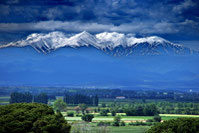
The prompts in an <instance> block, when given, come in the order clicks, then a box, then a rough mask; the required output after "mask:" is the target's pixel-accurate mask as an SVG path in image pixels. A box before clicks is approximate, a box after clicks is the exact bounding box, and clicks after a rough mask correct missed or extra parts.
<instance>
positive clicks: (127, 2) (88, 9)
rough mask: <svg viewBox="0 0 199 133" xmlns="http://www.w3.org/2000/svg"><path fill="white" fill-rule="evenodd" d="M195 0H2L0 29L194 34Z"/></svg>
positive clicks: (197, 22)
mask: <svg viewBox="0 0 199 133" xmlns="http://www.w3.org/2000/svg"><path fill="white" fill-rule="evenodd" d="M198 7H199V1H197V0H161V1H160V0H31V1H30V0H2V1H1V2H0V31H1V32H18V31H24V32H26V31H32V32H35V31H53V30H64V31H67V32H80V31H82V30H87V31H90V32H101V31H118V32H134V33H137V34H183V33H184V34H187V35H192V34H193V35H198V31H199V10H198V9H199V8H198Z"/></svg>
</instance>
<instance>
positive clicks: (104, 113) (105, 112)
mask: <svg viewBox="0 0 199 133" xmlns="http://www.w3.org/2000/svg"><path fill="white" fill-rule="evenodd" d="M100 115H101V116H108V111H107V110H106V109H102V110H101V111H100Z"/></svg>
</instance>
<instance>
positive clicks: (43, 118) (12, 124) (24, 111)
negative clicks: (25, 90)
mask: <svg viewBox="0 0 199 133" xmlns="http://www.w3.org/2000/svg"><path fill="white" fill-rule="evenodd" d="M0 125H1V126H0V133H29V132H34V133H40V132H46V133H55V132H56V133H69V131H70V127H71V126H70V125H69V124H68V123H67V121H66V120H65V119H64V117H63V116H62V115H61V113H57V114H55V113H54V111H53V109H52V108H51V107H49V106H47V105H45V104H38V103H15V104H10V105H3V106H0Z"/></svg>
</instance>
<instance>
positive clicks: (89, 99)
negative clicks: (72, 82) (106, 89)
mask: <svg viewBox="0 0 199 133" xmlns="http://www.w3.org/2000/svg"><path fill="white" fill-rule="evenodd" d="M64 102H66V103H67V104H73V105H77V104H87V105H93V106H98V103H99V98H98V96H97V95H96V96H86V95H81V94H65V96H64Z"/></svg>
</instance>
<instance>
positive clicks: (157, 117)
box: [153, 115, 162, 122]
mask: <svg viewBox="0 0 199 133" xmlns="http://www.w3.org/2000/svg"><path fill="white" fill-rule="evenodd" d="M153 120H154V121H155V122H161V120H162V118H161V117H160V116H159V115H155V116H154V117H153Z"/></svg>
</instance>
